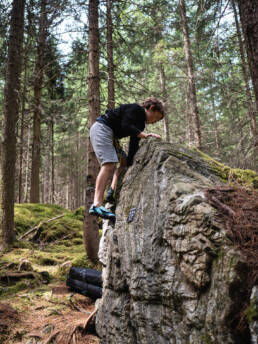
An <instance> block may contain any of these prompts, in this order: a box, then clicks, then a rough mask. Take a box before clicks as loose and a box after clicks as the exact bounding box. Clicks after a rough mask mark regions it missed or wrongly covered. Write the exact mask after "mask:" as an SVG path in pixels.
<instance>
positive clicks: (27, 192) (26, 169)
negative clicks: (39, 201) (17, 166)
mask: <svg viewBox="0 0 258 344" xmlns="http://www.w3.org/2000/svg"><path fill="white" fill-rule="evenodd" d="M27 133H28V137H27V147H26V156H25V185H24V203H27V202H28V199H29V190H28V189H29V174H30V173H29V164H30V141H31V128H30V125H29V126H28V129H27Z"/></svg>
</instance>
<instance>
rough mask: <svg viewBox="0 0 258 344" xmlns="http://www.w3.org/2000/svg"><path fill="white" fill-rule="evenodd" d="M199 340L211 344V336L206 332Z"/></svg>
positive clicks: (203, 343) (204, 343)
mask: <svg viewBox="0 0 258 344" xmlns="http://www.w3.org/2000/svg"><path fill="white" fill-rule="evenodd" d="M201 341H202V344H211V343H212V341H211V337H210V335H209V334H208V333H204V334H203V335H202V336H201Z"/></svg>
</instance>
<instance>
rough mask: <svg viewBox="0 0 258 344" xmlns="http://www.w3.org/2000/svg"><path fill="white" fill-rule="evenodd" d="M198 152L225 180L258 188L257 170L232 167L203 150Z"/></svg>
mask: <svg viewBox="0 0 258 344" xmlns="http://www.w3.org/2000/svg"><path fill="white" fill-rule="evenodd" d="M198 152H199V154H200V155H201V157H202V158H203V159H204V161H206V162H207V163H208V164H209V166H210V168H211V169H212V170H213V171H214V172H215V173H216V174H217V176H218V177H219V178H220V179H221V180H222V181H223V182H229V183H233V184H234V183H236V184H239V185H242V186H245V187H249V188H253V189H258V174H257V173H256V172H255V171H252V170H241V169H240V168H231V167H229V166H226V165H223V164H222V163H220V162H218V161H216V160H215V159H213V158H211V157H210V156H209V155H207V154H205V153H203V152H201V151H198Z"/></svg>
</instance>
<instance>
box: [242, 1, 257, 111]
mask: <svg viewBox="0 0 258 344" xmlns="http://www.w3.org/2000/svg"><path fill="white" fill-rule="evenodd" d="M238 7H239V13H240V20H241V24H242V28H243V33H244V38H245V44H246V50H247V57H248V63H249V67H250V73H251V78H252V82H253V87H254V94H255V100H256V110H257V111H258V1H257V0H238Z"/></svg>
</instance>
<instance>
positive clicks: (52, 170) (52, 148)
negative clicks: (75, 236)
mask: <svg viewBox="0 0 258 344" xmlns="http://www.w3.org/2000/svg"><path fill="white" fill-rule="evenodd" d="M54 127H55V122H54V117H53V115H51V122H50V131H51V197H50V200H51V203H52V204H54V203H55V148H54V147H55V139H54Z"/></svg>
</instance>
